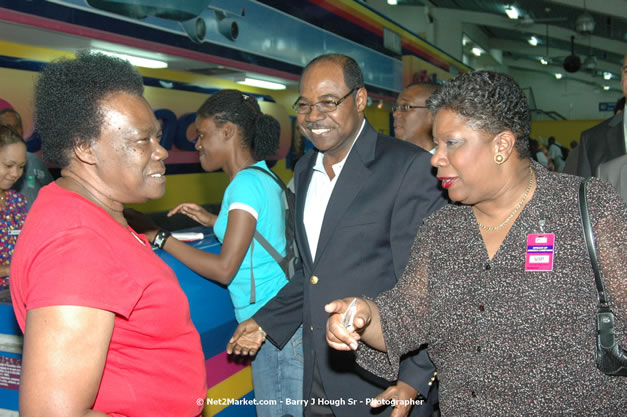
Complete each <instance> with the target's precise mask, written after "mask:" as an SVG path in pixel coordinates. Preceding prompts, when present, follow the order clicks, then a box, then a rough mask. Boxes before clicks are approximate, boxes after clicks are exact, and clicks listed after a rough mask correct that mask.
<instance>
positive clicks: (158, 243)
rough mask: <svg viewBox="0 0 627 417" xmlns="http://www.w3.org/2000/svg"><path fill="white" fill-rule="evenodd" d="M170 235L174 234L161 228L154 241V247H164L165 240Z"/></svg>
mask: <svg viewBox="0 0 627 417" xmlns="http://www.w3.org/2000/svg"><path fill="white" fill-rule="evenodd" d="M170 236H172V233H171V232H169V231H167V230H165V229H161V230H159V231H158V232H157V234H156V235H155V239H154V240H153V241H152V247H153V248H155V249H163V246H164V245H165V242H166V241H167V240H168V238H169V237H170Z"/></svg>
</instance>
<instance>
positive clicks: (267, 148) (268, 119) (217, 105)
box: [196, 90, 281, 161]
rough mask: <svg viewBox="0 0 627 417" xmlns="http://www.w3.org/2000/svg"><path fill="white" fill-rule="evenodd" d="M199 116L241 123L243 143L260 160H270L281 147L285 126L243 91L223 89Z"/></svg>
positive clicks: (220, 123) (206, 103) (216, 121)
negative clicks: (282, 130) (264, 112)
mask: <svg viewBox="0 0 627 417" xmlns="http://www.w3.org/2000/svg"><path fill="white" fill-rule="evenodd" d="M196 114H197V117H201V118H206V117H213V119H214V121H215V123H216V125H218V126H220V125H222V124H224V123H226V122H231V123H233V124H235V125H237V126H239V128H240V130H241V132H242V140H243V145H244V146H246V147H247V148H248V149H250V150H251V151H252V153H253V155H255V158H257V160H259V161H260V160H263V159H267V158H269V157H271V156H274V155H275V154H276V151H277V149H279V144H280V142H279V139H280V135H281V126H280V124H279V122H278V120H276V119H275V118H274V117H272V116H269V115H267V114H263V113H262V112H261V108H260V107H259V103H257V99H256V98H255V97H253V96H251V95H250V94H246V93H242V92H241V91H239V90H220V91H218V92H217V93H215V94H213V95H212V96H211V97H209V98H208V99H207V100H206V101H205V102H204V103H203V104H202V105H201V106H200V108H199V109H198V111H197V112H196Z"/></svg>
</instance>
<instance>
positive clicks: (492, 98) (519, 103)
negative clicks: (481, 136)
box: [427, 71, 531, 158]
mask: <svg viewBox="0 0 627 417" xmlns="http://www.w3.org/2000/svg"><path fill="white" fill-rule="evenodd" d="M427 106H429V108H430V109H431V111H432V112H433V113H437V112H438V111H439V110H441V109H448V110H452V111H454V112H455V113H457V114H459V115H460V116H463V117H464V118H466V119H467V120H468V125H469V126H470V127H472V128H473V129H477V130H484V131H486V132H489V133H491V134H493V135H497V134H499V133H501V132H503V131H505V130H509V131H511V132H512V133H514V135H515V136H516V145H515V147H516V150H517V151H518V154H519V155H520V157H521V158H527V157H529V132H530V129H531V121H530V116H529V108H528V106H527V97H526V96H525V94H524V93H523V91H522V90H521V88H520V87H519V86H518V84H516V82H515V81H514V80H513V79H512V78H511V77H509V76H508V75H506V74H502V73H499V72H492V71H475V72H467V73H464V74H461V75H458V76H457V77H455V78H453V79H452V80H450V81H448V82H447V83H446V84H444V85H442V86H440V87H439V88H438V89H437V90H436V92H435V93H433V94H432V95H431V97H429V99H428V100H427Z"/></svg>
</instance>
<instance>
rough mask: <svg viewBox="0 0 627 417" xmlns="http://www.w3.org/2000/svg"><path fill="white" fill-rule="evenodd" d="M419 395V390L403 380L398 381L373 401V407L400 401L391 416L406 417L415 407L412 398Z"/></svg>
mask: <svg viewBox="0 0 627 417" xmlns="http://www.w3.org/2000/svg"><path fill="white" fill-rule="evenodd" d="M416 397H418V391H416V390H415V389H414V387H412V386H411V385H409V384H406V383H405V382H403V381H396V385H392V386H390V387H388V389H386V390H385V391H383V392H382V393H381V394H379V395H377V396H376V397H375V399H374V401H372V403H371V406H372V408H377V407H380V406H382V405H384V404H388V403H390V402H393V401H398V403H397V404H396V405H394V406H393V407H394V411H393V412H392V414H391V415H390V417H406V416H407V415H408V414H409V412H410V411H411V408H412V407H413V404H412V400H415V399H416ZM379 401H381V402H379Z"/></svg>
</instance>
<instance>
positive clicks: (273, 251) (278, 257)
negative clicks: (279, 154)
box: [244, 165, 288, 304]
mask: <svg viewBox="0 0 627 417" xmlns="http://www.w3.org/2000/svg"><path fill="white" fill-rule="evenodd" d="M244 169H254V170H256V171H261V172H263V173H264V174H266V175H268V176H269V177H270V178H272V179H273V180H274V181H275V182H276V183H277V184H279V186H280V187H281V189H282V190H283V192H284V193H285V201H286V204H287V187H286V186H285V184H283V181H281V179H280V178H279V177H277V176H276V174H275V173H273V172H272V171H270V172H268V171H266V170H265V169H263V168H260V167H256V166H252V165H251V166H249V167H246V168H244ZM255 239H257V241H258V242H259V243H261V246H262V247H263V248H264V249H265V250H266V251H267V252H268V253H269V254H270V256H272V258H274V260H275V261H276V262H277V263H278V264H279V266H280V267H281V269H282V270H283V272H284V273H285V276H286V277H287V276H288V265H287V262H286V261H285V258H283V257H282V256H281V254H280V253H279V252H278V251H277V250H276V249H274V246H272V245H271V244H270V242H268V240H267V239H266V238H265V237H263V235H262V234H261V233H259V231H258V230H257V229H256V228H255V235H254V237H253V240H252V242H250V245H251V246H250V300H249V302H250V303H251V304H254V303H255V302H256V301H257V294H256V288H255V274H254V272H253V253H254V250H255Z"/></svg>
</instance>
